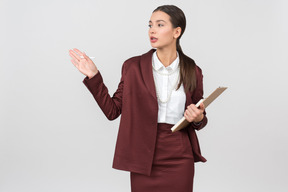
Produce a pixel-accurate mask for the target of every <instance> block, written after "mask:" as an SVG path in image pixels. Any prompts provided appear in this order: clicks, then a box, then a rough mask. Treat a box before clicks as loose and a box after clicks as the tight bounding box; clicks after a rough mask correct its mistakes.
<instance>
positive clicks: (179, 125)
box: [171, 87, 227, 132]
mask: <svg viewBox="0 0 288 192" xmlns="http://www.w3.org/2000/svg"><path fill="white" fill-rule="evenodd" d="M226 89H227V87H218V88H217V89H215V91H213V93H211V94H210V95H209V96H208V97H207V98H205V99H201V100H200V101H198V103H197V104H196V105H195V106H196V107H199V106H200V104H201V103H204V106H205V108H207V107H208V106H209V105H210V104H211V103H212V102H213V101H214V100H215V99H216V98H217V97H218V96H219V95H221V93H223V92H224V91H225V90H226ZM188 124H189V122H188V121H187V120H186V119H185V117H182V119H181V120H180V121H178V122H177V123H176V124H175V125H174V126H173V127H172V128H171V131H172V132H176V131H179V130H180V129H183V128H184V127H186V126H187V125H188Z"/></svg>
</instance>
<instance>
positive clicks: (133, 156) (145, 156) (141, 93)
mask: <svg viewBox="0 0 288 192" xmlns="http://www.w3.org/2000/svg"><path fill="white" fill-rule="evenodd" d="M154 51H155V49H151V50H150V51H149V52H147V53H145V54H143V55H141V56H136V57H132V58H130V59H128V60H126V61H125V62H124V64H123V66H122V77H121V80H120V83H119V85H118V89H117V90H116V92H115V93H114V94H113V96H112V97H111V96H110V95H109V93H108V89H107V87H106V86H105V84H104V82H103V79H102V76H101V73H100V71H99V72H98V73H97V74H96V75H95V76H94V77H92V78H91V79H88V77H85V79H84V80H83V83H84V84H85V85H86V86H87V88H88V89H89V91H90V92H91V93H92V95H93V97H94V98H95V100H96V101H97V103H98V105H99V106H100V108H101V109H102V111H103V113H104V114H105V115H106V117H107V118H108V119H109V120H113V119H116V118H117V117H118V116H119V115H120V114H121V120H120V126H119V132H118V138H117V143H116V148H115V154H114V161H113V168H115V169H120V170H126V171H130V172H135V173H140V174H144V175H148V176H149V175H150V174H151V167H152V162H153V154H154V150H155V142H156V134H157V115H158V104H157V97H156V90H155V85H154V79H153V73H152V54H153V52H154ZM196 78H197V87H196V89H195V90H194V91H193V92H186V105H185V109H186V107H187V106H188V105H189V104H191V103H194V104H195V103H197V102H198V101H199V100H200V99H201V98H203V97H202V96H203V84H202V79H203V76H202V71H201V69H200V68H199V67H198V66H196ZM184 87H185V85H184ZM185 109H183V111H184V110H185ZM206 123H207V118H206V115H204V119H203V120H202V123H201V124H200V125H198V126H196V125H195V124H193V123H190V124H189V125H188V126H187V127H186V128H185V129H182V130H181V131H187V132H188V135H189V139H190V144H191V147H192V151H193V157H194V161H195V162H198V161H202V162H205V161H206V159H205V158H204V157H203V156H202V155H201V152H200V147H199V143H198V139H197V135H196V133H195V130H200V129H201V128H203V127H204V126H205V125H206Z"/></svg>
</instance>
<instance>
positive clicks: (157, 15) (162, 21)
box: [148, 11, 181, 48]
mask: <svg viewBox="0 0 288 192" xmlns="http://www.w3.org/2000/svg"><path fill="white" fill-rule="evenodd" d="M180 34H181V28H180V27H177V28H173V25H172V23H171V21H170V16H169V15H168V14H167V13H165V12H163V11H156V12H154V13H152V16H151V18H150V21H149V31H148V35H149V38H150V43H151V46H152V47H153V48H165V47H170V46H176V40H177V38H178V37H179V36H180Z"/></svg>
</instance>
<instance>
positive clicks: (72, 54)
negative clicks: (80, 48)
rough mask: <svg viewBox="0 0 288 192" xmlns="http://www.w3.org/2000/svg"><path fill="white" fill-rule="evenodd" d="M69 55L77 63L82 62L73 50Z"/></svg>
mask: <svg viewBox="0 0 288 192" xmlns="http://www.w3.org/2000/svg"><path fill="white" fill-rule="evenodd" d="M69 55H70V56H71V57H72V58H73V59H74V60H75V61H78V62H79V61H80V59H81V58H80V57H79V55H77V54H76V53H75V52H74V51H72V50H70V51H69Z"/></svg>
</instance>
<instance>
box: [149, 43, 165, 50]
mask: <svg viewBox="0 0 288 192" xmlns="http://www.w3.org/2000/svg"><path fill="white" fill-rule="evenodd" d="M151 47H153V48H155V49H160V48H162V47H163V46H161V45H157V44H156V43H151Z"/></svg>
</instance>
